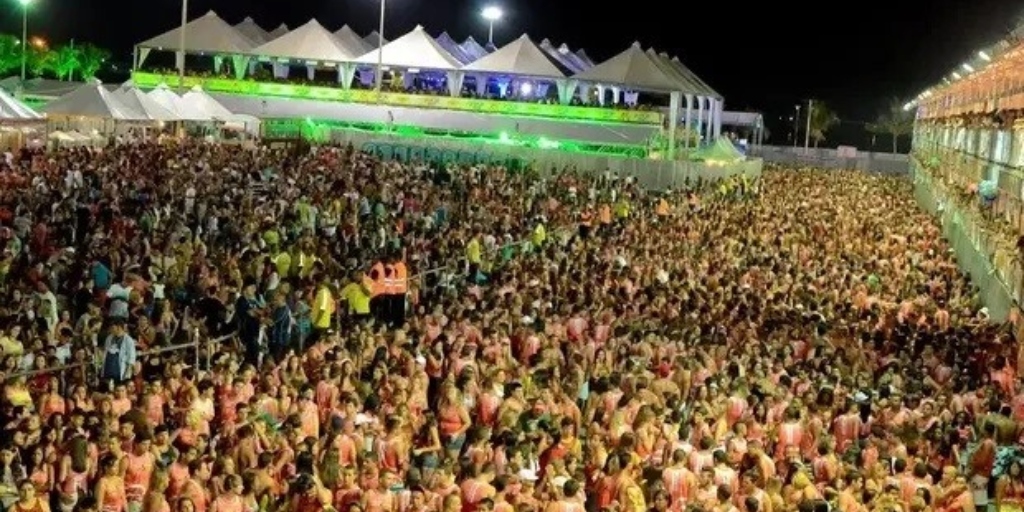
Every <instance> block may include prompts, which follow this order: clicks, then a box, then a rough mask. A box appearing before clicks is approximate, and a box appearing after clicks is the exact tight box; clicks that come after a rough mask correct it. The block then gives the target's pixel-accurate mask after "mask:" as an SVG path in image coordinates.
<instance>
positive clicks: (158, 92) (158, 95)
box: [146, 84, 210, 121]
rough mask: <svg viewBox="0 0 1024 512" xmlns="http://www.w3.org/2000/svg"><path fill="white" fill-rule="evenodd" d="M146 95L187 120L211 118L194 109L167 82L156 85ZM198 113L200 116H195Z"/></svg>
mask: <svg viewBox="0 0 1024 512" xmlns="http://www.w3.org/2000/svg"><path fill="white" fill-rule="evenodd" d="M146 96H149V99H151V100H153V101H155V102H156V103H157V104H158V105H160V106H161V107H164V108H165V109H167V110H169V111H171V113H173V114H174V115H175V117H177V118H178V119H182V120H187V121H204V120H205V121H208V120H209V119H210V117H209V116H206V117H205V118H204V117H203V116H202V115H199V114H198V113H197V112H194V111H192V109H190V108H189V106H188V105H185V104H184V102H182V101H181V96H178V95H177V94H175V93H174V91H172V90H171V89H170V88H169V87H167V84H160V85H158V86H156V89H153V90H152V91H149V92H148V93H147V94H146ZM197 115H198V117H195V116H197Z"/></svg>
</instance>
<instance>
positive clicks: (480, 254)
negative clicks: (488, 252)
mask: <svg viewBox="0 0 1024 512" xmlns="http://www.w3.org/2000/svg"><path fill="white" fill-rule="evenodd" d="M483 259H484V250H483V246H481V244H480V235H479V234H477V235H473V238H472V239H471V240H470V241H469V243H468V244H466V261H467V262H468V263H469V278H470V280H473V279H476V275H477V273H478V272H479V271H480V264H481V263H483Z"/></svg>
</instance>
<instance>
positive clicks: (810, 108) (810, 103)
mask: <svg viewBox="0 0 1024 512" xmlns="http://www.w3.org/2000/svg"><path fill="white" fill-rule="evenodd" d="M811 114H814V100H807V130H806V131H804V153H806V152H808V151H809V150H810V147H811Z"/></svg>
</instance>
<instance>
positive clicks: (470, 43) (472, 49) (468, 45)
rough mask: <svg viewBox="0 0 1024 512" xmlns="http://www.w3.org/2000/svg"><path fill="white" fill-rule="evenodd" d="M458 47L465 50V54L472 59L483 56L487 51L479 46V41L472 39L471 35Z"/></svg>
mask: <svg viewBox="0 0 1024 512" xmlns="http://www.w3.org/2000/svg"><path fill="white" fill-rule="evenodd" d="M459 47H460V48H462V51H464V52H466V55H469V56H470V57H473V60H476V59H480V58H483V56H484V55H487V53H488V52H487V49H486V48H484V47H483V46H480V43H478V42H476V39H473V36H469V37H467V38H466V40H465V41H463V42H462V44H460V45H459Z"/></svg>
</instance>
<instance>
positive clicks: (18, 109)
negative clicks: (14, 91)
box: [0, 89, 44, 122]
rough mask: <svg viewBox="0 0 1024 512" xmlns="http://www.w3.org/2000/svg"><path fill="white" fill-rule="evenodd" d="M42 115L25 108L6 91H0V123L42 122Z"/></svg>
mask: <svg viewBox="0 0 1024 512" xmlns="http://www.w3.org/2000/svg"><path fill="white" fill-rule="evenodd" d="M43 119H44V118H43V116H42V114H40V113H39V112H36V111H35V110H32V109H31V108H29V107H27V106H26V105H25V104H24V103H22V102H20V101H18V100H17V99H15V98H14V96H11V95H10V94H9V93H8V92H7V91H5V90H3V89H0V122H4V121H19V122H25V121H42V120H43Z"/></svg>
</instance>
